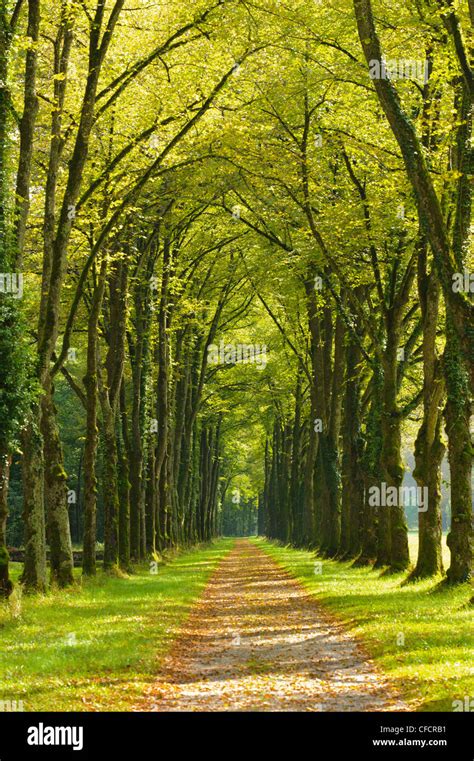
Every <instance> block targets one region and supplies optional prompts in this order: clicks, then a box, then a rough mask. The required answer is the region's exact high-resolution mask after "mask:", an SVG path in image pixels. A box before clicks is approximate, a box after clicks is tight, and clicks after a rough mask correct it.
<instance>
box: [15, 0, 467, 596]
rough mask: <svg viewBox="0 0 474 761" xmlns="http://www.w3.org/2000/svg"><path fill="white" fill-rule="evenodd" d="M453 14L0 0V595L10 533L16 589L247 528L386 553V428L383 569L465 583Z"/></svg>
mask: <svg viewBox="0 0 474 761" xmlns="http://www.w3.org/2000/svg"><path fill="white" fill-rule="evenodd" d="M473 33H474V5H473V4H472V3H471V2H470V0H469V3H467V2H457V1H456V2H454V0H420V1H418V0H413V2H412V0H408V2H406V1H404V2H402V1H401V0H396V1H395V2H382V1H381V0H354V1H353V2H352V0H329V1H328V2H320V1H319V0H310V1H309V2H303V1H301V2H300V0H291V2H290V1H289V0H288V2H286V0H255V2H253V1H252V2H248V1H247V0H196V2H193V3H184V2H182V1H181V0H167V2H155V1H154V0H16V2H15V1H14V0H0V37H1V39H0V595H2V596H5V597H7V596H9V594H10V593H11V590H12V583H11V581H10V576H9V553H8V546H9V545H11V544H12V543H13V542H12V541H11V539H12V537H15V538H17V536H18V532H19V531H21V535H22V539H21V540H20V542H18V541H15V544H17V543H18V544H20V543H21V546H22V549H23V559H24V566H23V572H22V576H21V582H22V584H23V585H24V588H25V589H26V590H28V591H40V592H42V591H45V590H46V589H47V588H48V585H49V584H50V583H54V584H58V585H60V586H68V585H70V584H72V583H73V567H74V556H73V539H74V544H78V545H80V546H81V547H82V573H83V574H85V575H95V574H96V571H97V567H98V559H97V553H98V548H100V551H101V553H102V554H101V556H100V557H101V561H100V562H101V564H102V565H103V568H104V569H105V570H107V571H111V572H113V571H114V570H115V569H119V568H120V569H123V570H125V571H131V570H133V565H134V563H138V562H141V561H144V560H146V559H149V558H151V557H153V556H154V555H155V554H156V553H160V552H162V551H164V550H166V549H167V548H170V547H175V546H186V545H191V544H193V543H196V542H202V541H208V540H210V539H211V538H212V537H214V536H215V535H217V534H218V533H220V532H222V531H224V532H228V533H232V534H236V533H242V534H249V533H252V532H253V531H255V530H257V528H258V531H259V533H262V534H266V535H267V536H269V537H271V538H275V539H278V540H281V541H283V542H289V543H292V544H294V545H296V546H301V547H303V546H305V547H314V548H318V549H319V551H320V552H321V553H322V554H324V555H326V556H329V557H338V558H345V559H348V558H354V559H355V560H356V562H358V563H361V564H375V566H377V567H387V568H388V569H390V570H393V571H405V570H408V569H409V566H410V558H409V552H408V529H407V523H406V511H405V505H404V503H403V501H402V500H400V499H398V498H397V499H394V500H393V502H392V503H390V502H387V504H381V503H379V504H378V505H376V504H374V501H373V499H372V496H373V494H374V493H377V490H378V493H382V494H386V493H387V490H392V492H391V493H396V494H397V495H398V494H400V493H401V492H402V488H401V487H402V486H403V481H404V474H405V470H406V468H405V465H404V458H405V453H406V451H407V450H408V449H411V450H412V451H413V453H414V461H415V468H414V471H413V477H414V479H415V482H416V486H417V487H419V488H418V490H417V494H422V495H423V502H421V503H420V502H419V503H418V511H417V514H418V520H419V551H418V557H417V558H416V559H415V560H416V562H415V565H414V567H413V569H412V570H411V573H412V575H413V577H417V578H418V577H424V576H437V575H438V574H444V573H445V572H446V579H447V581H448V582H449V583H459V582H465V581H467V580H468V579H469V578H470V575H471V569H472V454H473V440H472V429H471V427H470V423H471V421H472V403H473V387H474V301H473V294H474V274H471V271H472V270H473V269H474V267H473V262H474V259H473V252H472V239H471V237H472V228H471V193H472V175H473V167H472V161H473V155H472V105H473V102H472V99H473V88H474V83H473V68H472V66H473V58H474V52H473V51H474V45H473V43H474V40H473ZM242 346H244V347H247V355H240V354H239V353H238V351H237V353H236V351H235V347H242ZM445 457H447V460H448V462H449V484H448V492H449V510H450V527H449V533H448V540H447V541H448V546H449V550H450V557H451V560H450V565H449V567H448V568H447V569H444V568H443V563H442V552H441V546H442V544H441V543H442V515H441V480H442V479H441V468H442V463H443V461H444V459H445ZM257 501H258V516H257V507H256V505H257ZM257 524H258V525H257ZM71 529H72V532H73V533H71ZM102 545H103V549H102Z"/></svg>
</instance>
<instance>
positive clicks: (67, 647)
mask: <svg viewBox="0 0 474 761" xmlns="http://www.w3.org/2000/svg"><path fill="white" fill-rule="evenodd" d="M232 546H233V540H231V539H223V540H218V541H216V542H215V543H214V544H212V545H210V546H204V547H201V548H198V549H194V550H189V551H186V552H183V553H181V554H177V555H176V556H175V557H174V558H173V559H172V561H171V562H170V563H169V564H165V565H161V566H159V567H158V572H157V573H156V575H155V574H153V573H151V572H150V568H149V567H148V566H146V567H141V568H138V569H137V570H136V573H134V574H133V576H130V577H127V578H123V579H121V578H116V577H113V576H108V575H105V574H103V573H99V575H98V576H97V578H95V579H92V580H90V579H88V580H80V579H78V582H77V585H76V586H74V587H73V588H71V589H68V590H53V591H51V592H50V593H49V594H47V595H45V596H38V597H36V596H31V597H30V596H28V597H27V596H23V597H20V596H19V593H18V588H17V591H16V593H15V596H14V597H13V598H12V599H11V601H10V602H9V603H8V604H7V605H6V604H0V701H6V703H7V706H8V705H9V701H17V702H18V701H23V708H24V710H25V711H126V710H129V709H130V708H131V707H132V706H133V705H134V704H135V703H136V702H137V700H139V699H140V698H141V696H142V694H143V690H144V688H145V686H146V685H147V684H150V682H152V681H153V680H154V678H155V677H156V673H157V669H158V667H159V663H160V660H161V659H162V658H163V656H164V654H165V653H166V652H167V650H168V649H169V647H170V645H171V643H172V641H173V639H174V636H175V634H176V632H177V630H178V629H179V627H180V625H181V624H182V622H183V620H184V619H185V617H186V615H187V614H188V612H189V610H190V608H191V606H192V604H193V603H194V602H195V601H196V600H197V599H198V598H199V596H200V594H201V592H202V590H203V588H204V586H205V584H206V582H207V580H208V578H209V576H210V574H211V573H212V571H213V570H214V568H215V567H216V565H217V563H218V562H219V561H220V560H221V559H222V558H223V557H224V556H225V555H226V554H227V552H228V551H229V550H230V549H231V547H232ZM18 571H19V569H17V568H14V569H13V576H15V574H16V573H18Z"/></svg>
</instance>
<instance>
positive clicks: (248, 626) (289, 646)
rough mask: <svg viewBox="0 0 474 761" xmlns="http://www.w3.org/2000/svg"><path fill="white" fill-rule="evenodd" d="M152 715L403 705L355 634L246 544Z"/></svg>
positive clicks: (175, 656) (167, 677)
mask: <svg viewBox="0 0 474 761" xmlns="http://www.w3.org/2000/svg"><path fill="white" fill-rule="evenodd" d="M146 704H147V705H146V708H145V710H148V711H150V710H151V711H384V710H389V709H390V710H404V709H405V706H404V705H403V704H402V703H401V702H400V701H399V700H398V699H397V697H396V695H395V694H394V692H393V690H392V689H390V687H389V685H388V684H387V682H386V681H385V680H384V678H383V677H382V676H381V675H380V674H379V673H378V672H377V671H376V670H375V668H374V666H373V665H372V664H371V662H370V661H369V660H368V658H367V656H366V655H364V653H363V652H362V651H361V649H360V647H359V646H358V645H357V643H356V642H355V640H354V638H353V637H351V635H349V634H348V633H347V632H346V631H345V630H344V628H343V627H342V626H341V625H340V624H339V623H337V622H335V621H334V619H333V618H332V617H330V616H329V615H328V614H327V613H326V612H325V611H324V610H322V608H321V606H320V605H319V604H318V603H317V601H316V600H315V598H314V597H312V596H310V595H309V594H308V593H307V592H306V591H305V590H304V588H303V587H302V586H301V585H300V584H299V583H298V582H297V581H295V580H294V579H292V578H291V577H289V576H288V575H287V574H286V573H285V571H283V570H282V569H281V568H280V567H279V566H277V565H276V563H275V562H274V561H273V560H272V559H271V558H269V557H268V556H267V555H266V554H265V553H264V552H263V551H262V550H261V549H259V548H258V547H256V546H255V545H253V544H252V543H251V542H249V541H246V540H239V541H238V542H237V543H236V546H235V548H234V549H233V550H232V551H231V552H230V553H229V555H228V556H227V557H226V558H225V559H224V560H223V561H222V563H221V564H220V565H219V567H218V568H217V570H216V571H215V573H214V575H213V577H212V578H211V580H210V581H209V583H208V585H207V587H206V590H205V592H204V594H203V596H202V598H201V600H200V601H199V603H198V604H197V605H196V606H195V607H194V609H193V611H192V613H191V615H190V617H189V619H188V621H187V622H186V624H185V626H184V628H183V629H182V631H181V633H180V634H179V636H178V638H177V640H176V641H175V644H174V646H173V649H172V651H171V653H170V654H169V655H168V657H167V658H166V659H165V661H164V663H163V666H162V669H161V670H160V679H159V681H158V682H157V683H155V684H154V685H153V687H152V688H151V689H150V691H149V695H148V696H147V698H146Z"/></svg>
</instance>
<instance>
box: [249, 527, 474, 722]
mask: <svg viewBox="0 0 474 761" xmlns="http://www.w3.org/2000/svg"><path fill="white" fill-rule="evenodd" d="M254 541H256V542H257V543H258V546H260V547H261V548H262V549H264V550H265V551H266V552H268V553H269V554H270V556H271V557H272V558H273V559H274V560H276V561H277V562H279V563H280V564H281V565H282V566H283V567H284V568H285V569H287V570H288V571H290V572H291V574H293V575H294V576H296V577H297V578H298V579H300V580H301V581H302V583H303V584H304V585H305V586H306V587H307V588H308V589H309V590H310V591H311V592H312V593H314V594H315V595H316V596H317V598H318V600H321V602H323V603H324V604H325V605H326V606H327V607H328V609H330V610H331V611H332V612H333V613H335V614H336V615H337V616H338V618H340V619H341V620H342V621H343V622H344V624H345V625H346V627H347V628H348V629H349V630H350V631H351V633H352V634H354V635H355V636H357V637H358V638H360V640H361V641H362V642H363V643H365V646H366V649H367V650H368V651H369V653H370V655H371V656H372V657H373V658H374V660H375V662H376V663H377V664H378V665H379V667H380V668H382V669H383V670H384V671H385V672H386V673H387V675H388V676H389V678H390V679H391V680H392V682H393V683H394V684H395V686H396V687H397V688H398V689H399V690H400V691H402V693H403V694H404V695H405V696H406V698H407V699H408V700H409V701H410V702H411V705H412V706H413V708H416V709H418V710H426V711H429V710H435V711H450V710H452V703H453V701H454V700H458V699H463V698H464V696H466V695H467V696H472V695H474V660H473V646H474V616H473V612H474V610H473V608H472V606H469V605H468V602H469V599H470V597H471V596H472V588H471V587H470V586H469V585H467V584H465V585H461V586H459V587H455V588H449V587H445V586H440V585H439V581H440V579H431V580H426V579H425V580H423V581H419V582H416V583H410V584H403V582H404V580H405V578H406V574H394V575H389V576H383V575H382V574H381V572H380V571H379V570H377V571H373V570H371V569H370V568H354V567H352V564H351V563H340V562H336V561H332V560H325V559H324V558H323V559H321V558H320V559H319V560H320V561H321V562H322V567H321V569H320V570H321V573H315V561H316V559H317V558H316V555H315V554H314V553H312V552H309V551H302V550H295V549H292V548H288V547H280V546H277V545H276V544H273V543H270V542H267V541H265V540H262V539H257V540H254Z"/></svg>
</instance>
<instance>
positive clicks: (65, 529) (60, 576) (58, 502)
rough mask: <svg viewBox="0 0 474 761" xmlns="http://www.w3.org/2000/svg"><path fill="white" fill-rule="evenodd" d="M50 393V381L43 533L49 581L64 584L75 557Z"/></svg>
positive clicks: (44, 417)
mask: <svg viewBox="0 0 474 761" xmlns="http://www.w3.org/2000/svg"><path fill="white" fill-rule="evenodd" d="M53 394H54V389H53V387H52V385H51V383H50V382H49V383H48V386H47V389H46V390H45V393H44V394H43V396H42V397H41V432H42V434H43V449H44V462H45V469H44V500H45V504H46V521H47V522H46V536H47V540H48V544H49V553H50V566H51V581H54V582H56V583H57V584H58V585H59V586H60V587H66V586H68V585H69V584H72V583H73V581H74V559H73V555H72V541H71V529H70V525H69V513H68V501H67V493H68V489H67V475H66V472H65V470H64V460H63V451H62V444H61V439H60V436H59V430H58V426H57V422H56V409H55V407H54V401H53Z"/></svg>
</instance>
